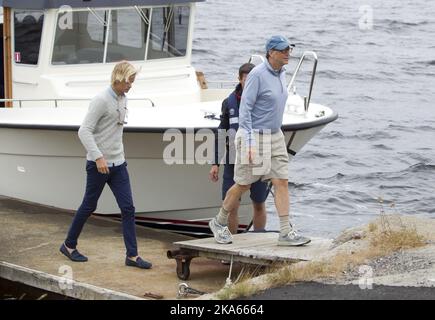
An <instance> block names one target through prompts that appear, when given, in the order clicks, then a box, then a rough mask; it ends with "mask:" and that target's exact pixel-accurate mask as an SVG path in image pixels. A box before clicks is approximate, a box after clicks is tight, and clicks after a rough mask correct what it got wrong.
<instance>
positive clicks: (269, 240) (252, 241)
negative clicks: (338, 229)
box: [174, 232, 332, 264]
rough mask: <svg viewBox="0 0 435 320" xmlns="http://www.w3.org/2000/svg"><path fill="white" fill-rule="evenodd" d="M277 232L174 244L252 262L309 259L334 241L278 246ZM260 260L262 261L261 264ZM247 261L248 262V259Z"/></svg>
mask: <svg viewBox="0 0 435 320" xmlns="http://www.w3.org/2000/svg"><path fill="white" fill-rule="evenodd" d="M277 238H278V234H277V233H270V232H269V233H244V234H238V235H234V239H233V243H231V244H228V245H225V244H219V243H216V242H215V240H214V238H207V239H199V240H190V241H181V242H176V243H174V244H175V245H177V246H178V247H179V248H180V249H187V250H194V251H197V252H198V253H199V255H200V256H207V257H209V258H213V257H215V259H223V258H225V257H226V259H229V258H230V257H231V256H233V257H234V259H235V261H240V260H241V259H242V258H243V260H244V261H250V262H249V263H254V264H255V263H256V261H255V260H257V262H258V264H264V263H265V262H276V261H288V262H295V261H309V260H313V259H314V258H316V257H318V256H319V255H321V254H322V253H324V252H325V251H326V250H327V249H328V248H329V247H330V246H331V244H332V240H325V239H320V238H313V239H312V242H311V243H310V244H308V245H306V246H302V247H281V246H277ZM260 262H261V263H260ZM247 263H248V262H247Z"/></svg>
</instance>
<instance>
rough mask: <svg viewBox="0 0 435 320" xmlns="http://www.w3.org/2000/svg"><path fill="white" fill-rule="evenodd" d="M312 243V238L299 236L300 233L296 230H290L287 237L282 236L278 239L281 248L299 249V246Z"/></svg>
mask: <svg viewBox="0 0 435 320" xmlns="http://www.w3.org/2000/svg"><path fill="white" fill-rule="evenodd" d="M310 242H311V239H310V238H307V237H304V236H302V235H300V234H298V232H297V231H296V230H295V229H292V230H290V232H289V233H288V234H286V235H285V236H283V235H281V234H280V235H279V238H278V245H279V246H288V247H290V246H291V247H298V246H303V245H306V244H308V243H310Z"/></svg>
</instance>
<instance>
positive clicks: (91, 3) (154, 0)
mask: <svg viewBox="0 0 435 320" xmlns="http://www.w3.org/2000/svg"><path fill="white" fill-rule="evenodd" d="M203 1H205V0H0V6H1V7H6V8H16V9H38V10H41V9H54V8H60V7H62V6H70V7H72V8H87V7H91V8H101V7H105V8H108V7H131V6H160V5H170V4H179V3H190V2H203Z"/></svg>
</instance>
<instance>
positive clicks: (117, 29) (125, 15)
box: [106, 8, 151, 62]
mask: <svg viewBox="0 0 435 320" xmlns="http://www.w3.org/2000/svg"><path fill="white" fill-rule="evenodd" d="M150 13H151V10H150V9H139V8H138V9H120V10H112V11H111V18H110V30H109V41H108V45H107V57H106V62H117V61H120V60H131V61H136V60H143V59H144V57H145V50H146V39H147V35H148V25H149V22H150Z"/></svg>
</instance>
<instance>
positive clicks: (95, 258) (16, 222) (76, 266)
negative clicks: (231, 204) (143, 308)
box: [0, 196, 228, 300]
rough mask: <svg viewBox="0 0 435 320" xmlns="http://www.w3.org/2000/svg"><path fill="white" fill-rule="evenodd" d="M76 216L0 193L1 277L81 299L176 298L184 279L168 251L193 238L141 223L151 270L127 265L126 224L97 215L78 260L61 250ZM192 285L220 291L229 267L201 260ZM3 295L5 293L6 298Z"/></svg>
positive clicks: (85, 233) (144, 253)
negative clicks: (85, 258)
mask: <svg viewBox="0 0 435 320" xmlns="http://www.w3.org/2000/svg"><path fill="white" fill-rule="evenodd" d="M72 217H73V214H72V213H67V212H63V211H60V210H56V209H51V208H47V207H42V206H37V205H33V204H28V203H23V202H20V201H17V200H13V199H9V198H5V197H1V196H0V244H1V245H0V278H3V279H7V280H9V281H12V282H16V283H20V284H24V285H27V286H31V287H34V288H37V289H41V290H45V291H49V292H53V293H57V294H60V295H63V296H67V297H71V298H75V299H85V300H86V299H156V297H160V298H162V299H176V298H177V297H178V289H179V284H180V281H179V279H178V278H177V275H176V273H175V272H174V269H175V268H174V263H173V261H171V260H168V259H167V257H166V252H167V251H168V250H170V249H172V248H173V245H172V244H173V243H174V242H178V241H184V240H190V239H192V238H191V237H186V236H181V235H176V234H173V233H169V232H165V231H159V230H154V229H149V228H143V227H137V240H138V246H139V252H140V255H141V256H142V257H143V258H145V259H147V260H150V261H152V263H153V268H152V269H151V270H140V269H138V268H131V267H126V266H125V265H124V259H125V246H124V242H123V239H122V228H121V224H120V223H119V222H116V221H110V220H107V219H102V218H98V217H91V218H90V219H89V221H88V222H87V223H86V226H85V228H84V230H83V233H82V235H81V237H80V242H79V249H80V251H81V252H83V253H84V254H86V255H87V256H88V257H89V261H88V262H86V263H73V262H71V261H70V260H68V259H67V258H66V257H65V256H63V255H62V254H61V253H60V252H59V247H60V244H61V243H62V242H63V241H64V239H65V235H66V233H67V231H68V227H69V225H70V223H71V221H72ZM193 271H194V273H195V277H192V279H191V280H190V281H189V286H192V287H195V288H197V289H198V290H201V291H203V292H209V293H210V292H215V291H217V290H220V289H221V288H222V286H224V285H225V278H226V276H227V274H228V266H224V265H222V264H221V263H218V262H216V261H213V260H209V259H202V260H201V259H198V260H197V261H196V263H195V267H194V270H193ZM0 298H1V297H0Z"/></svg>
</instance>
